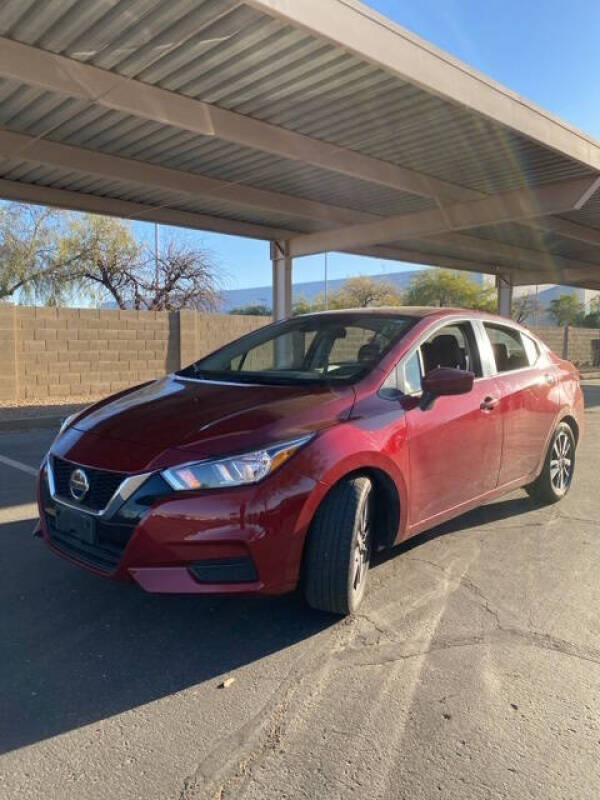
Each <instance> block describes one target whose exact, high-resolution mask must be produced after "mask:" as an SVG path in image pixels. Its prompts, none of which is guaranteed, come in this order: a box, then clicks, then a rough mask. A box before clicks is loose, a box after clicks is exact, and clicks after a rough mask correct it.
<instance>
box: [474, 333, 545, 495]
mask: <svg viewBox="0 0 600 800" xmlns="http://www.w3.org/2000/svg"><path fill="white" fill-rule="evenodd" d="M483 329H484V331H485V334H486V336H487V339H488V341H489V345H490V350H491V354H492V358H493V362H494V364H495V370H496V384H497V386H498V399H499V405H498V412H499V415H500V416H501V418H502V423H503V429H504V434H503V435H504V447H503V454H502V464H501V467H500V476H499V479H498V483H499V485H500V486H503V485H505V484H507V483H511V482H513V481H518V480H520V479H522V480H526V479H527V478H529V477H531V476H532V474H533V473H534V472H535V470H536V468H537V466H538V464H539V463H540V460H541V458H542V455H543V453H544V450H545V446H546V442H547V440H548V436H549V434H550V431H551V428H552V426H553V425H554V420H555V419H556V416H557V414H558V412H559V410H560V389H559V385H558V380H557V377H558V376H557V372H558V367H557V366H556V365H554V364H552V363H551V362H550V361H548V362H547V363H546V362H545V361H544V356H543V355H542V354H541V353H540V350H539V347H538V346H537V344H536V343H535V341H534V340H533V339H532V338H531V337H529V336H527V334H525V333H523V332H522V331H520V330H519V329H518V328H516V327H513V326H511V325H502V324H499V323H496V322H493V323H492V322H484V323H483Z"/></svg>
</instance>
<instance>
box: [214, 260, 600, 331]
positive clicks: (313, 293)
mask: <svg viewBox="0 0 600 800" xmlns="http://www.w3.org/2000/svg"><path fill="white" fill-rule="evenodd" d="M417 274H418V270H410V271H408V272H386V273H380V274H378V275H371V276H369V277H372V278H373V279H374V280H381V281H386V282H388V283H392V284H394V285H395V286H397V287H398V288H399V289H405V288H406V287H407V286H408V284H409V283H410V281H411V279H412V278H413V277H414V276H415V275H417ZM464 274H466V275H468V276H469V277H470V278H471V280H472V281H473V282H474V283H477V284H480V285H483V286H485V285H491V286H493V285H494V280H495V279H494V277H493V275H484V274H482V273H480V272H467V273H464ZM350 277H353V276H348V278H350ZM348 278H337V279H335V280H330V281H328V283H327V290H328V292H330V293H333V292H335V291H337V290H338V289H340V288H341V287H342V286H343V284H344V283H345V282H346V280H348ZM324 288H325V285H324V283H323V281H306V282H304V283H295V284H294V286H293V290H292V296H293V301H294V302H295V301H296V300H298V299H299V298H301V297H303V298H305V299H306V300H308V301H314V300H315V299H316V298H317V297H318V296H319V295H321V296H322V295H323V291H324ZM222 294H223V305H222V308H221V310H222V311H226V312H227V311H231V309H233V308H243V307H246V306H267V307H268V308H270V307H271V303H272V299H271V298H272V288H271V286H256V287H252V288H248V289H229V290H228V291H224V292H223V293H222ZM514 294H515V297H520V296H521V295H525V294H533V295H536V296H537V301H538V306H539V310H538V312H537V313H536V314H535V318H531V319H527V320H525V321H526V322H527V323H529V324H531V325H553V324H554V322H553V321H552V320H551V319H550V317H548V315H547V313H546V309H547V308H548V307H549V306H550V302H551V301H552V300H554V298H556V297H559V296H560V295H561V294H573V295H575V296H576V297H577V299H578V300H579V301H580V302H581V303H583V304H584V306H585V310H586V313H587V312H589V310H590V302H591V301H592V300H593V299H594V298H595V297H597V296H598V295H600V292H598V291H596V290H594V289H581V288H577V287H574V286H556V285H554V284H547V283H545V284H540V285H539V286H517V287H515V290H514Z"/></svg>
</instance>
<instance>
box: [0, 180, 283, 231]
mask: <svg viewBox="0 0 600 800" xmlns="http://www.w3.org/2000/svg"><path fill="white" fill-rule="evenodd" d="M0 197H2V198H4V199H5V200H16V201H18V202H23V203H35V204H38V205H47V206H54V207H55V208H64V209H68V210H70V211H87V212H89V213H90V214H106V215H107V216H113V217H121V218H123V219H135V220H139V221H141V222H160V223H162V224H164V225H174V226H177V227H181V228H194V229H197V230H204V231H214V232H215V233H227V234H231V235H234V236H245V237H248V238H250V239H272V238H273V237H289V236H290V235H291V232H290V231H286V230H285V229H280V228H272V227H269V226H266V225H265V226H263V225H254V224H253V223H251V222H238V221H235V220H229V219H222V218H220V217H212V216H210V215H208V214H196V213H194V212H191V211H180V210H178V209H175V208H166V207H164V206H152V205H149V204H145V203H132V202H130V201H128V200H118V199H116V198H112V197H99V196H98V195H93V194H84V193H83V192H71V191H68V190H66V189H54V188H52V187H49V186H38V185H36V184H33V183H20V182H18V181H7V180H0Z"/></svg>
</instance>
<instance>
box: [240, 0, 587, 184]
mask: <svg viewBox="0 0 600 800" xmlns="http://www.w3.org/2000/svg"><path fill="white" fill-rule="evenodd" d="M247 3H248V4H249V5H251V6H253V7H254V8H257V9H259V10H260V11H262V12H265V13H268V14H271V15H272V16H274V17H276V18H279V19H282V20H284V21H285V22H286V23H287V24H289V25H293V26H295V27H297V28H301V29H303V30H305V31H308V32H309V33H311V34H313V35H314V36H318V37H320V38H322V39H324V40H326V41H329V42H332V43H333V44H336V45H338V46H339V47H341V48H343V49H344V50H345V51H346V52H351V53H354V54H355V55H357V56H358V57H360V58H362V59H363V60H365V61H367V62H370V63H371V64H374V65H376V66H378V67H380V68H381V69H383V70H385V71H386V72H387V73H389V74H393V75H396V76H397V77H399V78H400V79H402V80H404V81H408V82H410V83H412V84H414V85H416V86H418V87H420V88H421V89H424V90H425V91H427V92H429V93H431V94H434V95H436V96H438V97H441V98H443V99H445V100H447V101H449V102H450V103H453V104H458V105H459V106H462V107H463V108H466V109H468V110H469V111H471V112H473V113H475V114H477V115H479V116H481V117H485V118H486V119H489V120H492V121H493V122H496V123H500V124H501V125H502V126H504V127H506V128H508V129H510V130H513V131H515V132H516V133H518V134H521V135H523V136H526V137H528V138H529V139H533V140H534V141H536V142H539V143H540V144H542V145H544V146H545V147H548V148H550V149H552V150H555V151H557V152H559V153H561V154H562V155H566V156H569V157H570V158H573V159H575V160H577V161H579V162H581V163H582V164H585V165H586V166H588V167H591V168H592V169H594V170H598V171H600V144H599V143H598V142H597V141H596V140H595V139H593V138H592V137H591V136H586V135H585V134H583V133H581V132H580V131H578V130H576V129H575V128H573V127H572V126H571V125H568V124H567V123H566V122H564V121H563V120H561V119H559V118H558V117H554V116H552V115H551V114H550V113H549V112H547V111H545V110H543V109H542V108H540V107H539V106H535V105H534V104H533V103H529V102H527V101H526V100H525V99H524V98H523V97H521V96H520V95H517V94H516V93H515V92H511V91H510V90H509V89H507V88H506V87H505V86H502V85H501V84H499V83H496V82H495V81H493V80H492V79H491V78H487V77H486V76H485V75H482V73H480V72H477V71H476V70H474V69H471V68H470V67H469V66H467V65H466V64H464V63H463V62H461V61H459V60H458V59H456V58H454V57H453V56H451V55H450V54H449V53H445V52H443V51H441V50H438V49H437V48H436V47H434V46H433V45H432V44H430V43H429V42H426V41H425V40H423V39H420V38H419V37H418V36H416V35H415V34H413V33H411V32H410V31H408V30H406V28H402V27H401V26H400V25H396V24H395V23H393V22H392V21H391V20H389V19H387V18H386V17H384V16H382V15H381V14H378V13H377V12H375V11H373V10H372V9H370V8H368V7H367V6H366V5H364V4H363V3H360V2H356V0H301V2H291V0H247Z"/></svg>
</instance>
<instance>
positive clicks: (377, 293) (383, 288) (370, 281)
mask: <svg viewBox="0 0 600 800" xmlns="http://www.w3.org/2000/svg"><path fill="white" fill-rule="evenodd" d="M317 300H318V302H319V304H320V303H322V302H323V300H322V297H321V296H319V298H317ZM401 304H402V294H401V292H400V291H399V289H398V288H397V287H396V286H395V285H394V284H393V283H390V282H389V281H383V280H377V279H375V278H369V277H367V276H366V275H359V276H358V277H356V278H349V279H348V280H347V281H346V282H345V283H344V284H343V285H342V286H341V287H340V288H339V289H338V290H337V291H336V292H332V293H331V294H330V295H329V297H328V299H327V307H328V308H369V307H371V306H399V305H401Z"/></svg>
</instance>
